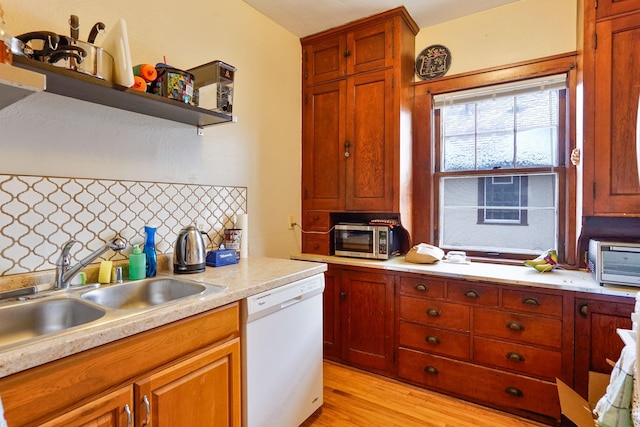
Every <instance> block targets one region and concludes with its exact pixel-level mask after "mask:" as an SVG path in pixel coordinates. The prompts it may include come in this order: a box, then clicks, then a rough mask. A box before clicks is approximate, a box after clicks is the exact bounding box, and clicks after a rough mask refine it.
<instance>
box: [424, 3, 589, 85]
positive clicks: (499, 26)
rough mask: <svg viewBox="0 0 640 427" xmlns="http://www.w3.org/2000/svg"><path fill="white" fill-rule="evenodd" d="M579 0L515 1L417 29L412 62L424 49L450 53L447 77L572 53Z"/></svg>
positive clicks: (574, 48) (574, 47) (574, 44)
mask: <svg viewBox="0 0 640 427" xmlns="http://www.w3.org/2000/svg"><path fill="white" fill-rule="evenodd" d="M578 1H579V0H520V1H518V2H515V3H512V4H508V5H506V6H502V7H498V8H495V9H490V10H487V11H484V12H480V13H476V14H474V15H469V16H466V17H463V18H459V19H454V20H451V21H448V22H444V23H442V24H439V25H433V26H431V27H426V28H422V29H421V30H420V32H419V33H418V35H417V36H416V57H417V56H418V54H419V53H420V52H421V51H422V50H423V49H425V48H426V47H428V46H431V45H433V44H441V45H444V46H446V47H447V48H449V50H450V51H451V57H452V61H451V67H450V68H449V71H448V72H447V74H446V75H447V76H450V75H453V74H459V73H465V72H468V71H474V70H480V69H483V68H491V67H496V66H499V65H505V64H511V63H515V62H521V61H526V60H530V59H535V58H541V57H544V56H550V55H556V54H560V53H565V52H572V51H574V50H576V33H577V30H576V25H577V24H576V21H577V5H578Z"/></svg>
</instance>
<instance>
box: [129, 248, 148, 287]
mask: <svg viewBox="0 0 640 427" xmlns="http://www.w3.org/2000/svg"><path fill="white" fill-rule="evenodd" d="M146 275H147V257H146V256H145V254H143V253H142V249H140V245H133V253H131V255H129V280H140V279H144V278H145V277H146Z"/></svg>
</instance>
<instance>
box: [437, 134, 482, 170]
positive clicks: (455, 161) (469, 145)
mask: <svg viewBox="0 0 640 427" xmlns="http://www.w3.org/2000/svg"><path fill="white" fill-rule="evenodd" d="M445 141H446V142H445V144H444V149H443V166H442V167H443V170H446V171H459V170H474V169H475V168H476V140H475V135H463V136H452V137H447V138H446V140H445Z"/></svg>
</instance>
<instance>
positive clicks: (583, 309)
mask: <svg viewBox="0 0 640 427" xmlns="http://www.w3.org/2000/svg"><path fill="white" fill-rule="evenodd" d="M578 313H580V316H581V317H584V318H585V319H586V318H587V315H588V314H589V304H588V303H586V302H583V303H582V304H580V305H579V306H578Z"/></svg>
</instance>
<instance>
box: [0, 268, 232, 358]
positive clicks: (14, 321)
mask: <svg viewBox="0 0 640 427" xmlns="http://www.w3.org/2000/svg"><path fill="white" fill-rule="evenodd" d="M226 289H227V288H226V286H219V285H212V284H204V283H200V282H194V281H190V280H187V279H179V278H176V277H169V276H168V277H155V278H149V279H143V280H137V281H132V282H126V283H122V284H117V285H110V286H105V287H101V288H97V289H92V290H87V289H86V288H84V289H83V288H80V289H79V290H69V291H53V292H50V294H45V296H43V297H40V296H38V297H37V298H33V299H29V300H26V301H16V302H7V303H4V304H1V305H0V351H2V349H4V348H8V347H12V346H14V345H19V344H21V343H25V342H31V341H33V340H35V339H38V338H46V337H48V336H52V334H57V333H62V332H64V331H68V330H70V329H71V328H74V330H77V329H79V328H81V327H83V326H87V327H88V326H94V325H96V324H97V323H99V322H101V323H107V322H109V321H113V320H116V319H119V318H123V317H127V316H130V315H133V314H139V313H143V312H145V311H148V310H152V309H154V308H156V307H159V306H165V305H167V304H170V303H171V302H174V301H177V300H182V299H184V298H187V297H192V296H196V295H199V296H202V295H205V294H210V293H215V292H222V291H224V290H226Z"/></svg>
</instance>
